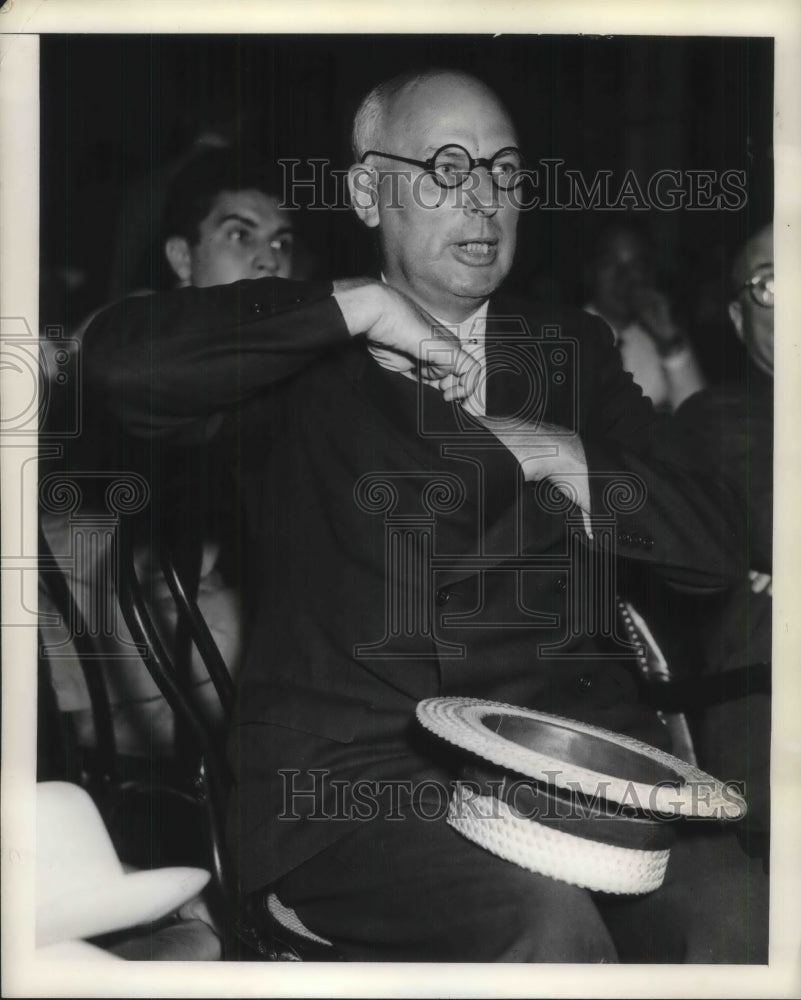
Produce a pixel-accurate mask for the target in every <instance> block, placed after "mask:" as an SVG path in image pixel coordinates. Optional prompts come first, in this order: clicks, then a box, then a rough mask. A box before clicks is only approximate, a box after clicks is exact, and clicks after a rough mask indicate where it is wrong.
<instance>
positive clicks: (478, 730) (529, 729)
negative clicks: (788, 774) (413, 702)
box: [417, 698, 746, 820]
mask: <svg viewBox="0 0 801 1000" xmlns="http://www.w3.org/2000/svg"><path fill="white" fill-rule="evenodd" d="M417 718H418V720H419V722H420V723H421V724H422V725H423V726H424V727H425V728H426V729H428V730H429V731H430V732H432V733H434V734H435V735H436V736H439V737H440V738H441V739H444V740H447V741H448V742H449V743H452V744H454V745H455V746H457V747H460V748H461V749H463V750H467V751H469V752H471V753H474V754H476V755H478V756H479V757H483V758H484V759H485V760H489V761H491V762H492V763H493V764H496V765H498V766H499V767H503V768H507V769H509V770H512V771H516V772H518V773H519V774H524V775H526V776H527V777H529V778H534V779H535V780H537V781H541V782H545V783H548V784H554V785H556V786H557V787H559V788H563V789H565V790H567V791H576V789H578V790H580V791H581V792H583V793H584V794H586V795H588V796H591V797H592V796H596V795H599V794H600V795H602V796H603V797H604V798H606V799H609V800H611V801H613V802H618V803H622V804H634V803H637V804H639V807H640V808H643V809H647V810H649V811H651V812H654V813H661V814H664V815H666V816H693V817H699V818H708V819H723V820H736V819H740V818H741V817H742V816H744V815H745V812H746V805H745V800H744V799H743V798H742V796H740V795H739V794H738V793H737V792H736V791H735V790H734V789H732V788H730V787H728V786H724V785H723V783H722V782H720V781H718V780H717V778H713V777H712V776H711V775H709V774H707V773H706V772H704V771H701V770H700V769H699V768H698V767H696V766H695V765H694V764H689V763H688V762H687V761H683V760H680V759H679V758H678V757H674V756H673V755H672V754H669V753H666V752H665V751H664V750H660V749H658V748H657V747H653V746H649V745H648V744H647V743H643V742H641V741H640V740H637V739H634V738H633V737H631V736H626V735H625V734H623V733H613V732H611V731H610V730H608V729H601V728H600V727H598V726H591V725H588V724H587V723H583V722H578V721H577V720H575V719H565V718H562V717H561V716H557V715H550V714H548V713H546V712H537V711H534V710H532V709H527V708H521V707H520V706H517V705H506V704H503V703H501V702H493V701H483V700H481V699H477V698H427V699H426V700H425V701H421V702H420V703H419V704H418V706H417ZM498 729H500V730H502V731H504V732H506V733H509V734H511V735H512V737H513V738H507V736H505V735H502V732H498V731H497V730H498ZM589 761H592V762H593V763H598V762H600V763H603V762H608V763H609V768H610V769H609V771H608V773H607V772H604V771H602V770H597V769H596V768H595V767H590V766H588V762H589Z"/></svg>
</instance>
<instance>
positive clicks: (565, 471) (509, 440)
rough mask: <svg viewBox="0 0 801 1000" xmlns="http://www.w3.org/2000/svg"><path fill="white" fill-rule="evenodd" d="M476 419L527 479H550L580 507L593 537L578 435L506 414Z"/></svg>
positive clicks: (587, 491)
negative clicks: (509, 452) (508, 452)
mask: <svg viewBox="0 0 801 1000" xmlns="http://www.w3.org/2000/svg"><path fill="white" fill-rule="evenodd" d="M475 419H476V420H478V421H479V423H481V424H483V425H484V426H485V427H486V428H487V430H488V431H490V432H491V433H492V434H494V435H495V437H496V438H498V440H499V441H500V442H501V444H503V445H505V446H506V447H507V448H508V449H509V451H511V453H512V454H513V455H514V457H515V458H516V459H517V461H518V463H519V465H520V468H521V469H522V471H523V478H524V479H525V480H526V482H534V481H539V480H542V479H550V480H551V481H552V482H553V484H554V485H555V486H556V487H557V488H558V489H560V490H561V491H562V492H563V493H565V495H566V496H567V497H568V498H569V499H570V500H572V501H573V503H575V505H576V506H577V507H579V508H580V510H581V512H582V514H583V516H584V526H585V528H586V529H587V534H588V535H589V536H590V537H592V530H591V524H590V519H589V517H590V513H591V510H590V507H591V504H590V482H589V476H588V474H587V459H586V457H585V455H584V445H583V444H582V443H581V438H580V437H579V436H578V434H571V435H567V434H565V433H564V431H563V430H561V429H560V428H557V427H555V426H554V425H553V424H545V423H541V424H532V423H527V422H526V421H521V420H514V419H509V418H506V417H488V416H477V417H476V418H475Z"/></svg>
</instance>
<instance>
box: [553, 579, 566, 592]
mask: <svg viewBox="0 0 801 1000" xmlns="http://www.w3.org/2000/svg"><path fill="white" fill-rule="evenodd" d="M554 589H555V590H556V593H557V594H564V592H565V591H566V590H567V580H566V579H565V578H564V577H563V576H560V577H559V579H558V580H557V581H556V586H555V588H554Z"/></svg>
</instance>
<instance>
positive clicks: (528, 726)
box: [417, 698, 745, 894]
mask: <svg viewBox="0 0 801 1000" xmlns="http://www.w3.org/2000/svg"><path fill="white" fill-rule="evenodd" d="M417 718H418V720H419V721H420V723H421V724H422V725H423V726H424V727H425V728H426V729H428V730H429V731H430V732H432V733H434V734H435V735H437V736H439V737H440V738H442V739H444V740H447V741H448V742H449V743H452V744H454V745H455V746H457V747H460V748H461V749H462V750H465V751H468V752H469V754H470V756H466V757H465V768H464V775H463V777H464V780H463V781H460V782H459V783H457V785H456V790H455V792H454V795H453V797H452V799H451V803H450V809H449V814H448V823H449V824H450V825H451V826H452V827H454V829H456V830H458V831H459V832H460V833H462V834H464V836H465V837H467V838H468V839H469V840H472V841H473V842H474V843H476V844H479V845H480V846H482V847H484V848H486V849H487V850H489V851H491V852H492V853H493V854H496V855H498V856H499V857H502V858H505V859H506V860H508V861H513V862H515V863H516V864H518V865H521V866H522V867H523V868H527V869H529V870H530V871H534V872H538V873H540V874H542V875H548V876H550V877H552V878H556V879H559V880H560V881H563V882H570V883H572V884H574V885H580V886H583V887H585V888H587V889H592V890H596V891H600V892H609V893H630V894H639V893H645V892H650V891H652V890H653V889H657V888H658V887H659V886H660V885H661V884H662V882H663V880H664V877H665V871H666V868H667V863H668V858H669V856H670V845H671V842H672V840H673V838H674V835H675V822H671V820H677V819H681V818H682V817H688V818H696V819H718V820H720V819H724V820H736V819H740V818H741V817H742V816H744V815H745V802H744V800H743V798H742V797H741V796H740V795H739V794H738V793H737V792H736V791H734V790H733V789H732V788H730V787H728V786H724V785H723V783H722V782H720V781H718V780H717V779H715V778H713V777H711V776H710V775H708V774H706V773H705V772H704V771H701V770H699V769H698V768H697V767H695V766H694V765H692V764H688V763H687V762H686V761H683V760H679V758H678V757H674V756H672V755H671V754H668V753H665V752H664V751H662V750H659V749H657V748H656V747H652V746H649V745H648V744H647V743H642V742H641V741H639V740H636V739H634V738H632V737H630V736H625V735H623V734H620V733H613V732H610V731H609V730H606V729H600V728H598V727H596V726H590V725H586V724H585V723H582V722H577V721H575V720H572V719H563V718H560V717H559V716H555V715H549V714H547V713H545V712H536V711H532V710H529V709H525V708H520V707H517V706H514V705H504V704H501V703H498V702H492V701H481V700H477V699H474V698H429V699H427V700H425V701H421V702H420V704H419V705H418V706H417Z"/></svg>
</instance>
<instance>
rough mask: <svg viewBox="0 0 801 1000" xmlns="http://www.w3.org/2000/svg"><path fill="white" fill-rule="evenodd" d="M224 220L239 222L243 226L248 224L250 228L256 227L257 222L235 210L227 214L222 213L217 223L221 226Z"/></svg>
mask: <svg viewBox="0 0 801 1000" xmlns="http://www.w3.org/2000/svg"><path fill="white" fill-rule="evenodd" d="M226 222H241V223H242V224H243V225H245V226H250V228H251V229H256V227H257V226H258V222H256V221H255V220H253V219H249V218H248V217H247V216H245V215H239V214H238V213H237V212H231V213H230V214H229V215H224V216H223V217H222V218H221V219H220V221H219V222H218V223H217V225H219V226H222V225H224V224H225V223H226Z"/></svg>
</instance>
